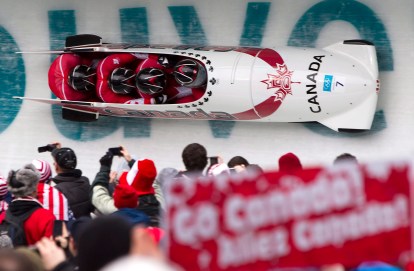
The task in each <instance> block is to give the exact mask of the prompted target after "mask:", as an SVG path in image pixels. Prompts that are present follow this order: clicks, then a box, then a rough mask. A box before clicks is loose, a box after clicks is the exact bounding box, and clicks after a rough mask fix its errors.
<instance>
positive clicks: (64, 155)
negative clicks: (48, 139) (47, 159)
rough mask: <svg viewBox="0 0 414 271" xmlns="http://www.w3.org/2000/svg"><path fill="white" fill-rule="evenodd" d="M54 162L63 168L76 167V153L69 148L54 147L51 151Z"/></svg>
mask: <svg viewBox="0 0 414 271" xmlns="http://www.w3.org/2000/svg"><path fill="white" fill-rule="evenodd" d="M52 156H53V158H54V159H55V162H56V163H57V164H58V165H59V166H60V167H61V168H63V169H75V168H76V155H75V152H74V151H73V150H72V149H71V148H60V149H58V148H56V149H54V150H53V151H52Z"/></svg>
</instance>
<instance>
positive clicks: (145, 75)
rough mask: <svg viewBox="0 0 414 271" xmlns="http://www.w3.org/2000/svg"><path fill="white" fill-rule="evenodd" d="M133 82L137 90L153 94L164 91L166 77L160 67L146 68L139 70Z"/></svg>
mask: <svg viewBox="0 0 414 271" xmlns="http://www.w3.org/2000/svg"><path fill="white" fill-rule="evenodd" d="M135 82H136V86H137V88H138V89H139V91H141V92H143V93H145V94H148V95H153V94H158V93H161V92H163V91H164V89H165V86H166V85H167V77H166V76H165V73H164V72H163V71H162V70H160V69H156V68H146V69H143V70H141V71H139V73H138V74H137V76H136V79H135Z"/></svg>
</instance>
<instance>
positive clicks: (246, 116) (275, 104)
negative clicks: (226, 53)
mask: <svg viewBox="0 0 414 271" xmlns="http://www.w3.org/2000/svg"><path fill="white" fill-rule="evenodd" d="M238 51H239V52H242V53H245V54H248V55H251V56H254V57H257V58H260V59H262V60H263V61H265V62H266V63H267V64H269V65H270V66H272V67H273V68H276V67H277V64H280V65H282V64H284V63H285V61H284V60H283V58H282V57H281V56H280V55H279V54H278V53H277V52H276V51H274V50H272V49H268V48H265V49H260V48H240V49H239V50H238ZM252 91H254V89H252ZM281 104H282V101H280V100H276V99H275V97H273V96H272V97H269V98H268V99H266V100H265V101H263V102H261V103H260V104H258V105H255V106H254V107H253V108H252V109H249V110H246V111H243V112H240V113H235V114H233V115H234V116H235V117H236V118H238V119H241V120H253V119H259V118H265V117H268V116H270V115H271V114H273V113H274V112H276V110H277V109H279V107H280V105H281Z"/></svg>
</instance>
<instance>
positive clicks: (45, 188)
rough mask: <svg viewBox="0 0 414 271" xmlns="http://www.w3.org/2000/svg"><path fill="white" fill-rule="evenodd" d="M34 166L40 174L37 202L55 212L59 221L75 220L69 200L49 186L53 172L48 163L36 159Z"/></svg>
mask: <svg viewBox="0 0 414 271" xmlns="http://www.w3.org/2000/svg"><path fill="white" fill-rule="evenodd" d="M32 164H33V165H34V166H35V167H36V169H37V170H38V171H39V173H40V180H39V184H38V185H37V200H38V201H39V202H40V203H41V204H42V205H43V208H45V209H48V210H50V211H52V212H53V214H54V215H55V218H56V219H57V220H65V221H68V220H69V218H71V219H73V213H72V211H70V209H69V206H68V200H67V199H66V197H65V195H63V193H62V192H60V191H59V190H57V189H56V188H54V187H53V186H51V185H49V182H50V178H51V176H52V170H51V168H50V165H49V163H48V162H47V161H44V160H38V159H35V160H33V161H32Z"/></svg>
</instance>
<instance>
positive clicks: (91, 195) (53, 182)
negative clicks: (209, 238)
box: [0, 143, 356, 271]
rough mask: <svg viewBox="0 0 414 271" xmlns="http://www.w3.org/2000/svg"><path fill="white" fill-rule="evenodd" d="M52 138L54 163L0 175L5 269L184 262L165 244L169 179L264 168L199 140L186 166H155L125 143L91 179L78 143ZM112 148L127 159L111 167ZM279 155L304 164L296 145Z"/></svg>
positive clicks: (64, 270)
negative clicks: (171, 257)
mask: <svg viewBox="0 0 414 271" xmlns="http://www.w3.org/2000/svg"><path fill="white" fill-rule="evenodd" d="M48 146H49V147H50V151H51V156H52V157H53V165H52V166H51V165H50V164H49V163H48V162H47V161H44V160H39V159H34V160H32V162H31V163H28V164H25V165H23V166H22V167H21V168H20V169H17V170H10V172H9V173H8V176H5V177H0V270H7V271H31V270H37V271H41V270H48V271H72V270H80V271H98V270H102V271H113V270H122V271H129V270H180V269H179V268H178V267H176V266H174V265H173V264H172V263H170V262H168V259H166V256H165V255H164V253H163V251H162V249H161V244H162V243H163V237H164V229H163V225H162V223H161V220H160V218H161V214H162V212H163V209H164V207H165V200H164V196H163V193H162V191H163V189H162V187H163V184H164V183H165V182H166V181H167V179H184V180H186V179H191V178H197V177H199V176H202V175H211V176H216V175H219V174H237V173H239V172H243V171H246V170H253V171H256V172H259V173H261V172H263V170H262V169H261V167H260V166H259V165H257V164H252V163H249V162H248V160H247V159H246V158H244V157H242V156H234V157H233V158H231V159H230V160H229V161H228V162H225V161H223V159H222V158H221V157H209V156H208V155H207V150H206V148H205V147H204V146H202V145H200V144H198V143H192V144H189V145H187V146H186V147H185V148H184V149H183V151H182V162H183V165H184V167H185V170H183V171H179V170H177V169H174V168H164V169H161V170H159V171H157V168H156V161H153V160H151V159H146V158H144V159H133V158H132V156H131V155H130V153H129V152H128V150H127V148H126V147H124V146H121V147H119V148H111V149H108V151H107V152H106V153H105V154H104V155H103V156H102V157H101V159H100V160H99V161H97V164H98V162H99V165H100V167H99V170H98V172H97V173H96V176H95V177H94V179H93V180H92V179H91V180H90V179H89V178H88V177H86V176H83V174H82V171H81V169H79V168H78V163H77V157H76V154H75V152H74V150H72V149H71V148H68V147H62V146H61V144H60V143H54V144H50V145H48ZM103 152H104V151H103ZM114 156H120V157H122V158H123V159H124V162H125V164H126V165H127V167H126V169H125V170H122V171H120V172H117V171H113V170H112V161H113V157H114ZM343 160H353V161H355V162H356V158H355V157H354V156H352V155H350V154H343V155H341V156H338V157H337V158H336V159H335V163H339V162H341V161H343ZM29 161H30V160H29ZM278 162H279V170H280V171H284V172H287V173H294V172H295V171H297V170H300V169H302V164H301V161H300V159H299V158H298V157H297V156H296V155H295V154H293V153H287V154H285V155H283V156H281V157H280V158H279V160H278ZM52 168H53V170H52ZM140 268H141V269H140Z"/></svg>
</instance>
